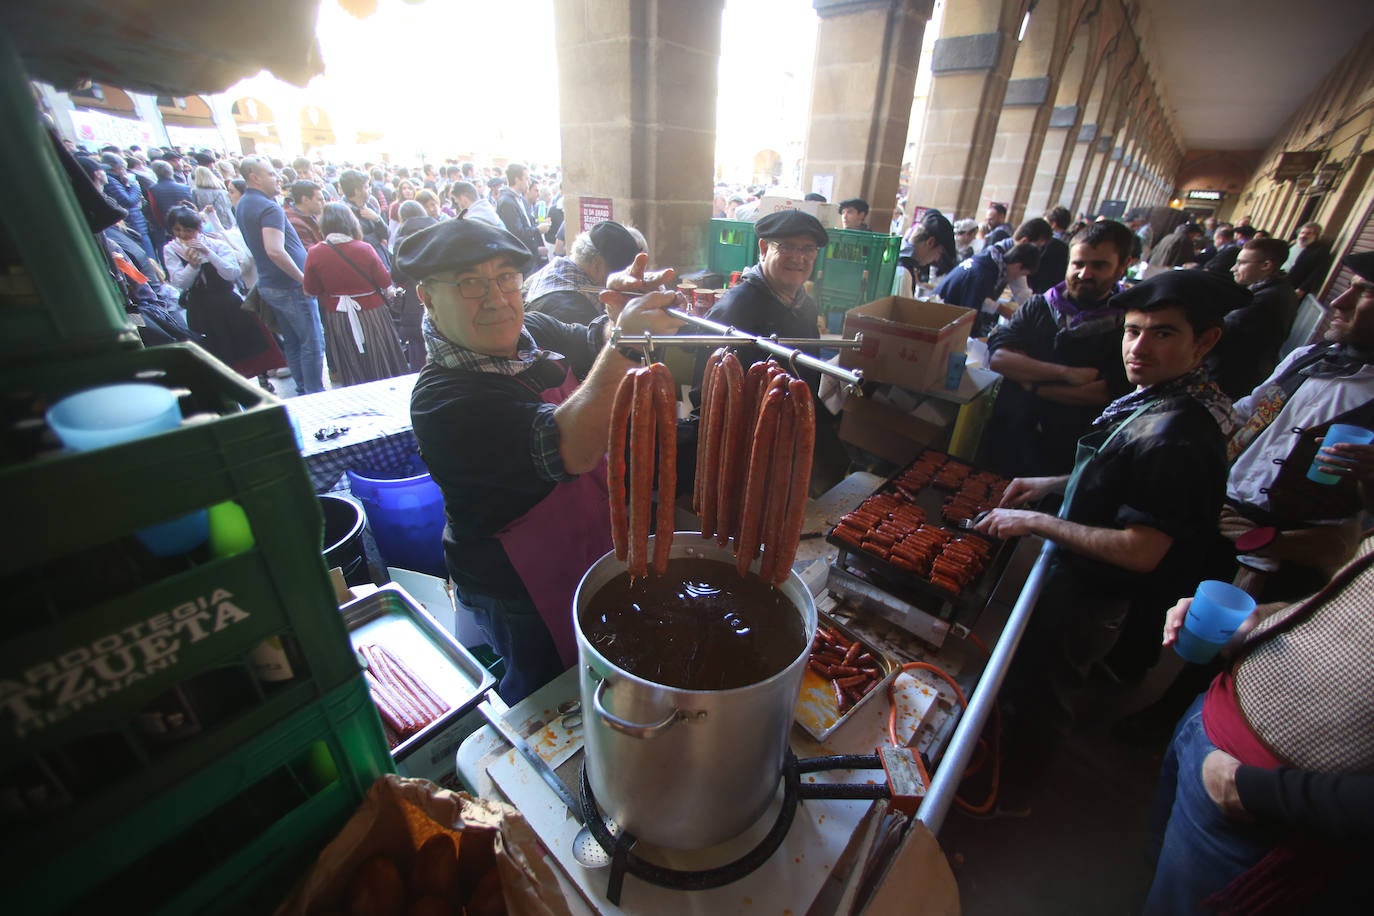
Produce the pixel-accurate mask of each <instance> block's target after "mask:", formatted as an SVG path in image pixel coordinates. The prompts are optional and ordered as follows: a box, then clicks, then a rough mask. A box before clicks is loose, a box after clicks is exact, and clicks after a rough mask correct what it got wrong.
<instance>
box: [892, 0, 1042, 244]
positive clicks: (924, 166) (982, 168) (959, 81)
mask: <svg viewBox="0 0 1374 916" xmlns="http://www.w3.org/2000/svg"><path fill="white" fill-rule="evenodd" d="M1027 3H1028V0H961V2H959V3H950V4H947V5H946V7H945V18H944V24H943V27H942V29H941V37H940V40H939V41H937V42H936V43H935V50H934V53H933V56H932V59H931V72H932V74H933V79H932V83H931V89H930V104H929V108H928V111H927V113H926V118H925V123H924V125H923V127H922V139H921V145H920V149H921V159H920V161H919V162H917V163H916V168H915V172H914V174H913V177H912V181H911V190H910V193H909V195H908V199H909V200H910V201H911V203H912V204H913V205H915V206H926V207H938V208H940V209H941V210H943V211H944V212H945V213H947V214H949V215H952V216H960V217H962V216H981V215H982V212H983V207H982V203H983V201H981V199H980V197H979V195H980V193H981V192H982V189H983V181H984V178H985V177H986V175H987V168H988V159H989V157H990V156H991V154H992V147H993V140H994V138H995V136H996V134H997V120H998V117H999V116H1000V115H1001V113H1002V103H1003V100H1004V99H1005V97H1006V91H1007V79H1008V77H1009V76H1010V74H1011V69H1012V63H1013V61H1014V60H1015V58H1016V50H1017V45H1016V33H1017V30H1018V29H1019V27H1020V24H1021V15H1022V13H1023V12H1024V11H1025V8H1026V5H1027Z"/></svg>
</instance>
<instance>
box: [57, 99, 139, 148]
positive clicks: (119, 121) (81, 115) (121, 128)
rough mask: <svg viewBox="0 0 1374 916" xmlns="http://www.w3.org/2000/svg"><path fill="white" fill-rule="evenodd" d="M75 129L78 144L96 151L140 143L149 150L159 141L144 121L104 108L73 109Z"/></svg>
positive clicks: (72, 117)
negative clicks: (110, 113) (91, 109)
mask: <svg viewBox="0 0 1374 916" xmlns="http://www.w3.org/2000/svg"><path fill="white" fill-rule="evenodd" d="M71 119H72V128H73V129H74V130H75V131H76V136H75V137H74V138H73V139H74V140H75V141H76V143H77V145H79V146H84V147H86V149H88V150H91V151H95V150H98V149H100V147H102V146H107V145H113V146H117V147H119V148H120V149H127V148H128V147H130V146H141V147H143V148H144V149H147V148H148V147H150V146H156V145H158V143H159V142H160V141H158V140H155V139H153V137H154V134H153V128H152V126H151V125H149V124H145V123H143V122H142V121H135V120H133V119H131V118H116V117H113V116H112V115H107V114H105V113H104V112H103V111H90V110H87V109H82V108H78V109H76V110H74V111H72V112H71Z"/></svg>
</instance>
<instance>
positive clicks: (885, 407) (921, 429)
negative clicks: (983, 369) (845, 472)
mask: <svg viewBox="0 0 1374 916" xmlns="http://www.w3.org/2000/svg"><path fill="white" fill-rule="evenodd" d="M945 407H946V408H947V409H948V410H949V411H950V412H951V413H955V412H957V411H958V407H957V406H956V405H953V404H949V405H945ZM953 428H954V420H953V418H952V417H943V418H941V420H940V422H934V421H932V420H929V419H922V418H920V417H917V416H913V415H912V414H910V413H907V412H906V411H903V410H901V409H899V408H897V407H894V406H892V405H890V404H883V403H881V402H879V401H875V400H873V399H871V398H850V399H849V401H848V402H847V403H846V404H845V408H844V413H842V414H841V415H840V438H841V439H842V440H844V441H845V442H848V443H849V444H850V445H853V446H856V447H858V448H861V449H863V450H864V451H866V452H869V453H871V454H874V455H877V456H878V457H879V458H882V459H883V460H885V461H891V462H892V463H893V464H898V465H902V464H907V463H909V462H910V461H911V460H912V459H913V458H915V457H916V456H917V455H918V454H919V453H920V452H921V450H922V449H926V448H938V449H942V450H943V449H944V448H945V445H946V444H947V443H948V442H949V436H950V432H951V431H952V430H953Z"/></svg>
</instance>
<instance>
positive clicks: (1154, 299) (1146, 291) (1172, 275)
mask: <svg viewBox="0 0 1374 916" xmlns="http://www.w3.org/2000/svg"><path fill="white" fill-rule="evenodd" d="M1250 299H1251V295H1250V290H1248V289H1246V288H1245V287H1243V286H1240V285H1239V284H1237V283H1235V282H1233V281H1232V280H1231V278H1229V277H1223V276H1221V275H1220V274H1215V273H1212V272H1211V271H1208V270H1166V271H1164V272H1163V273H1158V274H1155V275H1154V276H1153V277H1151V278H1150V279H1148V280H1145V281H1143V282H1140V283H1137V284H1136V285H1135V286H1132V287H1131V288H1130V289H1128V290H1125V291H1124V292H1120V293H1117V294H1116V295H1115V296H1113V297H1112V299H1111V306H1112V307H1113V308H1119V309H1127V310H1129V309H1135V310H1136V311H1142V312H1148V311H1153V310H1154V309H1160V308H1165V307H1166V306H1171V305H1176V306H1179V307H1180V308H1182V309H1183V310H1184V311H1186V312H1188V314H1189V315H1190V316H1196V317H1200V318H1209V319H1214V320H1216V321H1219V320H1220V319H1221V318H1222V317H1223V316H1224V315H1225V314H1226V313H1227V312H1230V311H1232V310H1234V309H1238V308H1240V307H1241V306H1243V305H1248V304H1249V303H1250ZM1201 323H1203V324H1205V323H1208V322H1206V321H1204V322H1201Z"/></svg>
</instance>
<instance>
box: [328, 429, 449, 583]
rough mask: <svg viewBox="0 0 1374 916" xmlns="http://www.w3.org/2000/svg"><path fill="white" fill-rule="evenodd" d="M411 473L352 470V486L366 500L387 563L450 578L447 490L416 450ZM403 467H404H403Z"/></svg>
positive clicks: (374, 534)
mask: <svg viewBox="0 0 1374 916" xmlns="http://www.w3.org/2000/svg"><path fill="white" fill-rule="evenodd" d="M410 472H411V473H409V474H406V475H405V476H401V477H386V476H379V475H377V474H376V472H373V471H362V472H359V471H351V470H350V471H349V472H348V487H349V489H350V490H351V491H352V493H353V498H354V499H356V500H358V502H360V503H362V504H363V511H364V512H366V513H367V524H368V527H370V528H371V529H372V538H373V540H375V541H376V542H377V552H378V553H379V554H381V555H382V561H383V563H385V565H387V566H395V567H398V568H400V569H410V570H414V571H415V572H422V573H427V574H429V575H431V576H441V577H443V578H445V579H447V578H448V567H447V566H446V564H445V562H444V543H443V535H444V494H443V493H442V492H440V490H439V485H438V484H437V483H435V482H434V480H433V478H431V477H430V476H429V471H428V470H427V469H426V468H425V465H424V462H422V461H421V460H420V456H419V455H418V454H417V455H415V457H414V458H413V459H412V461H411V466H410ZM401 473H403V474H404V473H405V472H401Z"/></svg>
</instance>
